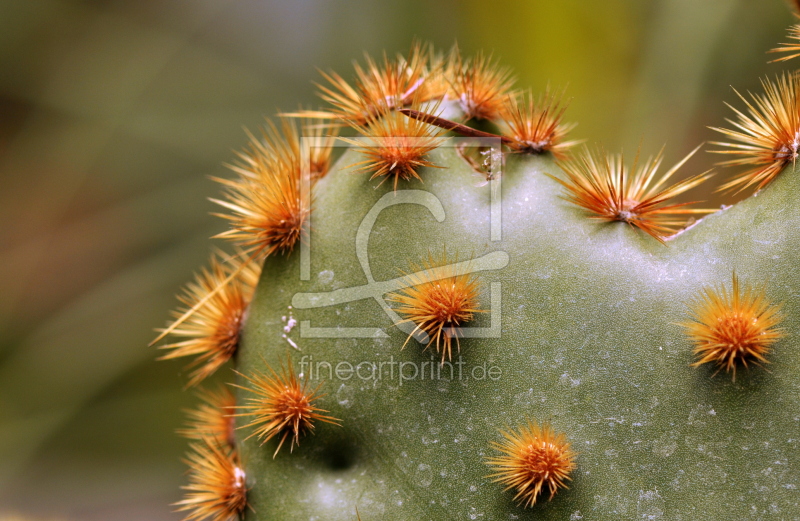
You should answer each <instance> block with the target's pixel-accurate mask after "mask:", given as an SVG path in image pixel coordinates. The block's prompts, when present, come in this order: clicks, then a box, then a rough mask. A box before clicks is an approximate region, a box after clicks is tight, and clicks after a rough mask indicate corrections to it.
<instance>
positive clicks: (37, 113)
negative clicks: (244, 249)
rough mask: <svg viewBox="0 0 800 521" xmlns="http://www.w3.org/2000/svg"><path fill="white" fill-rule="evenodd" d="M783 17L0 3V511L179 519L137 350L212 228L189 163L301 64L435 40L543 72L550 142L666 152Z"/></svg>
mask: <svg viewBox="0 0 800 521" xmlns="http://www.w3.org/2000/svg"><path fill="white" fill-rule="evenodd" d="M792 22H793V18H792V17H791V14H790V10H789V9H788V7H787V6H786V5H785V4H784V3H782V2H781V0H603V1H601V2H594V1H589V0H558V1H553V0H537V1H525V2H502V3H501V2H486V1H483V2H481V1H475V0H468V1H436V2H431V1H425V0H409V1H405V2H373V1H367V0H360V1H347V2H345V1H333V0H316V1H302V0H295V1H291V2H289V1H284V2H279V1H277V0H271V1H260V0H237V1H233V0H229V1H225V0H139V1H135V2H134V1H113V0H91V1H89V0H87V1H84V2H78V1H66V0H17V1H9V0H2V1H0V223H2V224H1V225H0V520H2V519H10V518H11V517H10V516H11V515H12V513H17V514H21V515H24V516H25V518H26V519H62V520H103V521H110V520H139V519H141V520H145V519H146V520H150V521H159V520H177V519H181V517H182V516H180V515H178V514H175V513H172V512H171V508H170V507H169V504H170V503H172V502H174V501H177V500H178V499H179V497H180V490H179V486H180V485H181V484H182V483H183V480H184V477H183V472H184V466H183V464H182V463H181V462H180V458H181V455H182V452H183V450H184V449H185V442H184V441H183V440H181V439H179V438H178V437H177V436H176V435H175V434H174V430H175V429H176V428H177V427H179V425H180V424H181V422H182V418H183V416H182V413H181V409H182V408H184V407H187V406H189V405H190V404H191V403H192V401H193V397H192V394H191V393H189V392H182V390H181V389H182V385H183V383H184V382H185V379H184V378H183V377H182V375H181V374H180V373H181V367H182V363H180V362H160V363H156V362H155V361H154V359H155V357H156V352H155V350H154V349H152V348H148V347H147V343H148V341H150V340H151V339H152V337H153V336H154V334H153V328H154V327H158V326H161V325H163V324H164V323H165V321H166V319H167V316H168V311H169V310H170V309H171V308H173V307H174V305H175V300H174V294H175V293H176V291H177V290H178V289H179V288H180V286H181V285H182V284H183V283H184V282H186V281H187V280H188V279H189V278H190V277H191V273H192V271H193V270H194V269H196V268H197V267H199V266H200V265H202V264H204V263H205V262H206V259H207V255H208V251H209V246H210V241H209V240H208V237H209V236H211V235H213V234H214V233H217V232H219V231H222V230H223V228H224V226H223V224H222V222H221V220H219V219H216V218H214V217H211V216H209V212H210V211H213V210H214V206H213V205H212V204H211V203H210V202H209V201H208V200H207V197H209V196H213V195H215V194H216V193H217V192H218V189H217V187H216V186H215V184H214V183H212V182H211V181H209V180H208V176H210V175H218V176H219V175H222V176H224V175H226V170H225V168H224V167H223V166H222V164H223V163H224V162H226V161H228V160H230V159H231V158H232V151H233V150H234V149H237V148H239V147H241V146H242V145H243V144H244V143H245V134H244V132H243V127H247V128H255V127H257V126H258V125H259V124H260V123H261V122H262V121H263V117H264V116H267V115H271V114H273V113H274V112H275V111H276V110H277V109H294V108H296V107H297V106H298V104H299V103H303V104H304V105H309V104H315V105H316V104H318V103H317V100H316V98H315V96H314V90H315V88H314V86H313V85H312V81H316V80H319V74H318V73H317V72H316V68H320V69H324V70H328V69H335V70H336V71H338V72H340V73H341V74H343V75H344V76H345V77H348V78H349V77H350V73H351V70H352V66H351V60H353V59H359V58H361V57H362V56H363V52H364V51H367V52H369V53H370V54H372V55H373V56H375V55H379V54H380V53H381V52H382V51H383V50H386V51H388V52H390V53H394V52H397V51H403V52H404V51H405V50H407V49H408V47H409V44H410V42H411V40H412V38H413V37H414V36H417V37H419V38H421V39H422V40H425V41H431V42H433V43H434V45H436V46H437V47H438V48H440V49H447V48H449V47H450V46H451V45H452V44H453V42H454V41H458V43H459V45H460V47H461V48H462V50H463V51H464V53H465V54H467V55H469V54H471V53H473V52H475V51H477V50H479V49H483V50H485V51H487V52H493V53H494V55H495V56H496V57H498V58H500V59H501V61H502V63H503V64H505V65H508V66H510V67H512V68H513V69H514V70H515V71H516V73H517V75H518V78H519V81H518V86H520V87H526V88H527V87H532V88H533V89H534V90H536V91H540V90H542V89H544V88H545V87H546V86H547V85H548V83H549V84H550V85H552V86H554V87H563V86H566V87H567V93H568V96H570V97H572V98H573V101H572V103H571V105H570V108H569V110H568V111H567V120H569V121H577V122H579V125H578V127H577V129H576V130H575V131H574V133H573V136H574V137H578V138H586V139H588V140H589V141H590V142H600V143H602V144H604V145H605V146H606V147H607V148H608V149H610V150H612V151H615V150H618V149H620V148H624V149H625V150H626V151H628V153H629V155H630V156H632V155H633V153H634V152H635V151H636V149H637V147H638V146H639V145H640V144H641V147H642V152H643V153H644V154H650V153H655V152H657V151H658V149H659V148H660V146H661V145H662V144H665V143H666V145H667V149H666V157H667V161H668V162H674V161H676V160H678V159H679V158H681V157H682V156H683V155H685V154H686V153H688V152H689V151H690V150H691V149H692V148H694V147H695V146H696V145H697V144H699V143H700V142H702V141H708V140H714V139H718V138H719V136H718V135H715V133H714V132H712V131H710V130H708V129H707V128H706V127H707V126H709V125H722V124H724V118H725V117H730V116H731V111H730V110H729V109H727V108H726V107H725V106H724V103H723V101H728V102H731V103H734V104H735V105H736V106H739V107H741V106H742V104H741V103H740V102H737V100H736V96H735V94H734V92H733V91H732V89H731V86H733V87H735V88H736V89H738V90H739V91H741V92H744V91H747V90H752V91H758V90H759V89H760V87H759V78H760V77H763V76H765V75H774V74H775V73H778V72H780V71H781V70H782V69H783V67H781V66H780V65H775V64H773V65H769V64H767V63H766V62H767V60H768V59H769V57H768V55H766V54H765V51H767V50H768V49H770V48H772V47H774V46H775V45H776V43H777V42H779V41H785V31H786V28H787V27H788V26H789V25H790V24H791V23H792ZM717 159H718V157H716V156H714V155H712V154H708V153H706V152H701V153H700V154H699V155H698V156H697V157H696V158H695V159H693V160H692V161H691V162H690V163H689V164H688V167H687V168H686V169H685V172H684V173H685V174H686V175H688V174H692V173H697V172H699V171H702V170H705V169H707V168H710V166H711V165H712V164H713V162H714V161H715V160H717ZM730 173H731V172H730V171H722V172H721V176H725V175H729V174H730ZM730 201H731V199H730V198H727V199H720V198H719V197H716V198H715V199H714V204H720V203H723V202H730Z"/></svg>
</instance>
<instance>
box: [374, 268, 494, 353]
mask: <svg viewBox="0 0 800 521" xmlns="http://www.w3.org/2000/svg"><path fill="white" fill-rule="evenodd" d="M437 266H438V267H437ZM452 266H453V265H452V264H448V263H447V255H446V254H442V257H441V258H440V259H434V258H433V257H432V256H429V257H428V260H427V262H425V263H423V265H422V266H416V265H412V266H411V269H412V271H413V273H410V274H407V275H406V276H405V281H406V283H407V284H408V287H407V288H405V289H403V290H401V291H400V292H399V293H390V294H389V295H388V296H387V298H386V300H388V301H390V302H396V303H398V304H399V306H398V307H397V308H396V309H395V311H397V313H399V314H400V315H401V316H403V319H402V320H401V321H400V322H398V324H404V323H413V324H414V326H415V327H414V331H413V332H412V333H411V334H410V335H409V336H408V338H407V339H406V344H407V343H408V341H409V340H410V339H411V337H412V336H413V335H414V333H416V332H417V331H424V332H425V333H426V334H427V335H428V337H429V339H430V340H429V342H428V345H427V346H426V349H427V348H428V347H430V346H431V345H435V346H436V352H437V353H441V356H442V363H444V361H445V359H447V360H452V350H453V345H452V344H453V339H455V341H456V348H457V349H458V350H459V351H460V349H461V345H460V342H459V336H460V333H459V329H458V328H459V327H460V326H462V325H463V324H465V323H467V322H469V321H471V320H472V319H473V317H474V315H475V313H485V311H484V310H482V309H480V308H479V307H478V293H479V292H480V285H479V282H478V279H477V278H475V276H474V275H473V274H471V273H463V274H460V275H457V274H456V273H455V272H454V269H453V267H452ZM403 347H405V344H403Z"/></svg>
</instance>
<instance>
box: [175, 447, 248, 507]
mask: <svg viewBox="0 0 800 521" xmlns="http://www.w3.org/2000/svg"><path fill="white" fill-rule="evenodd" d="M190 447H191V452H189V454H188V456H187V458H186V460H184V461H185V462H186V464H187V465H189V484H188V485H186V486H183V487H181V488H183V489H184V490H186V491H187V493H186V496H185V499H183V500H181V501H178V502H177V503H175V505H174V506H177V507H178V511H179V512H186V511H189V514H188V515H187V516H186V517H185V518H184V521H192V520H196V519H206V518H210V519H211V520H212V521H234V520H236V519H239V516H240V515H241V514H242V513H243V512H244V509H245V508H246V507H247V486H246V484H245V473H244V470H242V464H241V462H240V461H239V455H238V453H237V452H236V450H235V449H234V448H233V447H223V446H221V445H219V444H218V443H217V442H216V441H212V440H209V439H204V440H201V441H200V442H198V443H191V444H190Z"/></svg>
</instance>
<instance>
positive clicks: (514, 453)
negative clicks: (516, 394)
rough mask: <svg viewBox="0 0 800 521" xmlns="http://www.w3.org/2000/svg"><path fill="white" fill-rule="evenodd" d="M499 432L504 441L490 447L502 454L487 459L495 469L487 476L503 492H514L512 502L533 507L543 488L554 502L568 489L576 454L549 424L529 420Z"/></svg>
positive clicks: (561, 434) (488, 463) (562, 435)
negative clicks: (555, 498) (556, 495)
mask: <svg viewBox="0 0 800 521" xmlns="http://www.w3.org/2000/svg"><path fill="white" fill-rule="evenodd" d="M500 433H501V434H502V435H503V437H504V438H505V439H504V440H503V441H502V442H500V443H497V442H494V441H493V442H491V446H492V448H494V449H495V450H497V451H499V452H500V453H501V455H500V456H494V457H490V458H487V459H486V464H487V465H489V466H490V467H492V468H493V469H494V470H495V472H494V473H492V474H490V475H489V476H488V477H490V478H494V481H495V482H496V483H502V484H503V485H506V490H510V489H516V491H517V494H516V495H515V496H514V500H515V501H517V502H518V503H519V504H521V505H524V506H525V507H532V506H533V505H534V504H536V500H537V499H538V497H539V494H541V493H543V492H544V491H545V489H547V490H548V491H549V492H550V499H553V496H555V494H556V492H558V489H560V488H566V487H567V485H566V482H567V481H568V480H570V479H571V478H570V476H569V475H570V473H571V472H572V471H573V470H574V469H575V453H574V452H572V451H571V450H570V444H569V443H568V442H567V441H566V436H565V435H564V434H563V433H558V434H556V433H555V431H554V430H553V428H552V427H551V426H550V425H548V424H542V425H541V426H540V425H539V424H537V423H536V422H531V421H529V422H528V424H527V425H522V426H520V427H518V428H517V429H514V430H510V429H507V430H501V431H500Z"/></svg>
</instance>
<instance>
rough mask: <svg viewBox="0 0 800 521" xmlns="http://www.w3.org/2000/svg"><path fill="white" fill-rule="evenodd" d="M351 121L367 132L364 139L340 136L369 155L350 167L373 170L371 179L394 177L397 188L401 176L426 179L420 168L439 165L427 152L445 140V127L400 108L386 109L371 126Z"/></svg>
mask: <svg viewBox="0 0 800 521" xmlns="http://www.w3.org/2000/svg"><path fill="white" fill-rule="evenodd" d="M414 106H416V104H415V105H414ZM350 123H351V125H352V126H353V127H354V128H355V129H356V130H357V131H358V132H360V133H361V134H363V136H364V137H363V138H361V139H350V138H340V139H342V140H343V141H345V142H347V143H350V144H352V145H355V146H356V147H358V149H359V150H360V151H361V153H362V154H363V155H364V157H365V159H364V160H363V161H360V162H357V163H354V164H352V165H349V166H348V167H347V168H353V172H354V173H361V172H366V173H371V174H372V175H371V177H370V179H375V178H378V177H380V178H383V179H382V180H381V182H380V183H379V185H380V184H383V182H384V181H386V180H387V179H391V180H392V186H393V188H394V189H395V190H397V185H398V183H399V182H400V181H401V180H402V181H409V180H411V179H417V180H419V181H422V178H421V177H420V175H419V169H420V168H424V167H431V168H438V167H437V166H436V165H434V164H433V163H432V162H430V161H429V160H428V159H427V155H428V153H429V152H431V151H433V150H435V149H436V148H438V147H439V146H440V145H441V144H442V143H443V142H444V139H445V138H442V137H441V135H442V134H443V132H444V131H443V130H442V129H440V128H438V127H434V126H431V125H429V124H427V123H425V122H423V121H420V120H417V119H412V118H409V117H406V116H405V115H404V114H402V113H400V112H398V111H389V112H386V113H384V114H382V115H381V117H379V118H377V119H375V120H370V122H369V124H368V125H367V126H361V125H358V124H357V123H356V122H355V121H351V122H350Z"/></svg>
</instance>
